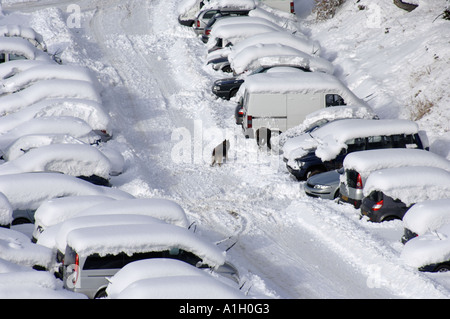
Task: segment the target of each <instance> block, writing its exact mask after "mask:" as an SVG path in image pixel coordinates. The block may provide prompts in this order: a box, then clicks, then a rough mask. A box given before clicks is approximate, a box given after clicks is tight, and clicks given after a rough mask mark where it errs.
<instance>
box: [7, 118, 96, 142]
mask: <svg viewBox="0 0 450 319" xmlns="http://www.w3.org/2000/svg"><path fill="white" fill-rule="evenodd" d="M26 135H69V136H72V137H74V138H76V139H78V140H79V141H82V142H83V143H86V144H92V145H93V144H98V143H99V142H101V136H99V135H98V134H97V133H95V132H94V131H93V130H92V128H91V127H90V126H89V124H87V123H86V122H85V121H83V120H82V119H79V118H75V117H72V116H46V117H38V118H33V119H31V120H29V121H26V122H24V123H22V124H20V125H18V126H16V127H14V128H13V129H11V130H10V131H8V132H6V133H4V134H2V135H0V150H6V149H7V148H8V147H9V146H10V145H11V144H12V143H14V142H15V141H16V140H17V139H19V138H21V137H23V136H26Z"/></svg>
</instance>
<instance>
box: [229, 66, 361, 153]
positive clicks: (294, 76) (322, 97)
mask: <svg viewBox="0 0 450 319" xmlns="http://www.w3.org/2000/svg"><path fill="white" fill-rule="evenodd" d="M236 96H237V97H238V98H239V97H242V99H243V108H244V117H243V122H242V128H243V131H244V135H245V136H246V137H249V138H256V140H257V143H258V144H259V145H264V144H265V143H267V145H269V144H270V140H271V135H272V134H271V133H272V131H275V132H281V133H283V132H285V131H286V130H289V129H291V128H293V127H295V126H297V125H300V124H301V123H302V122H303V121H304V120H305V118H306V116H307V115H308V114H310V113H313V112H316V111H318V110H321V109H325V108H327V107H330V106H339V105H340V106H342V107H343V108H345V105H353V106H361V107H364V106H366V105H367V104H366V103H365V102H364V101H362V100H361V99H359V98H358V97H357V96H356V95H355V94H354V93H353V92H352V91H350V90H349V89H348V88H347V87H346V86H345V85H344V84H343V83H342V82H340V81H339V80H338V79H337V78H336V77H334V76H332V75H330V74H326V73H321V72H273V73H260V74H254V75H252V76H249V77H247V78H246V79H245V82H244V83H243V84H242V85H241V87H240V88H239V91H238V93H237V95H236Z"/></svg>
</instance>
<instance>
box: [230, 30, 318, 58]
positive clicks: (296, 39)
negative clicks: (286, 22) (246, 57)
mask: <svg viewBox="0 0 450 319" xmlns="http://www.w3.org/2000/svg"><path fill="white" fill-rule="evenodd" d="M256 44H280V45H285V46H290V47H293V48H295V49H297V50H300V51H303V52H305V53H307V54H309V55H316V56H320V52H321V47H320V44H319V43H318V42H317V41H313V40H310V39H308V38H306V37H304V36H303V35H301V34H300V35H299V34H297V33H296V34H292V33H289V32H285V31H275V32H267V33H263V34H257V35H254V36H252V37H248V38H247V39H244V40H242V41H240V42H239V43H236V44H235V45H233V46H232V47H231V48H230V54H229V56H231V57H233V56H235V55H236V54H238V53H239V52H240V51H242V50H243V49H245V48H247V47H249V46H254V45H256Z"/></svg>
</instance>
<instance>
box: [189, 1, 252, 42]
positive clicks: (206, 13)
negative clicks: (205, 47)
mask: <svg viewBox="0 0 450 319" xmlns="http://www.w3.org/2000/svg"><path fill="white" fill-rule="evenodd" d="M249 11H250V10H249V9H240V8H231V7H230V8H216V9H204V10H202V11H200V12H199V14H198V15H197V17H196V18H195V22H194V25H193V30H194V32H195V34H197V35H202V41H203V42H204V43H206V42H208V37H209V34H210V32H211V29H212V27H213V25H214V24H215V23H216V21H218V20H219V21H220V20H221V19H222V18H225V19H226V18H231V17H239V16H247V15H248V13H249Z"/></svg>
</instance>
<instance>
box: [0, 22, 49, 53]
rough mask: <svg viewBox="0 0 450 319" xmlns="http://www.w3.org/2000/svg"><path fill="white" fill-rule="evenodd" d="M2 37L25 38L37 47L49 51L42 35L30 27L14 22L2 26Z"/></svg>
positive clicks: (0, 29) (0, 27)
mask: <svg viewBox="0 0 450 319" xmlns="http://www.w3.org/2000/svg"><path fill="white" fill-rule="evenodd" d="M0 37H20V38H24V39H27V40H28V41H29V42H30V43H31V44H33V45H34V46H35V47H36V48H37V49H39V50H41V51H44V52H46V51H47V46H46V45H45V42H44V39H43V38H42V35H40V34H39V33H37V32H36V31H35V30H34V29H32V28H30V27H25V26H22V25H14V24H7V25H2V26H0Z"/></svg>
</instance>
